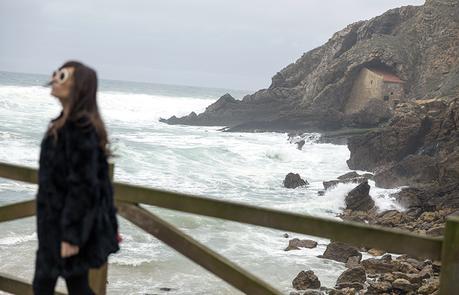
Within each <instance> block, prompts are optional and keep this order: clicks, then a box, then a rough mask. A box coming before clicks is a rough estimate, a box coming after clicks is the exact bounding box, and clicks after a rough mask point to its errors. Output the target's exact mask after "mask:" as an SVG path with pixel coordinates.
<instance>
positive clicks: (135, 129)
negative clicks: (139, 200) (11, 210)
mask: <svg viewBox="0 0 459 295" xmlns="http://www.w3.org/2000/svg"><path fill="white" fill-rule="evenodd" d="M48 78H49V77H48V76H44V75H36V74H23V73H10V72H0V162H5V163H12V164H18V165H23V166H29V167H33V168H38V158H39V152H40V142H41V139H42V137H43V135H44V132H45V130H46V128H47V126H48V123H49V121H50V120H51V119H53V118H55V117H56V116H58V115H59V113H60V111H61V105H60V103H59V101H58V100H57V99H56V98H54V97H53V96H51V95H50V89H49V88H47V87H44V86H43V85H44V84H45V83H46V82H47V80H48ZM99 82H100V86H99V92H98V98H97V99H98V104H99V108H100V111H101V114H102V117H103V120H104V121H105V124H106V127H107V130H108V133H109V139H110V142H111V145H112V149H113V150H114V152H115V154H116V157H115V158H114V164H115V174H114V179H115V181H122V182H127V183H131V184H135V185H142V186H146V187H152V188H159V189H163V190H170V191H176V192H182V193H187V194H193V195H199V196H205V197H209V198H214V199H218V200H226V201H231V202H239V203H243V204H250V205H255V206H260V207H264V208H274V209H279V210H285V211H287V212H295V213H301V214H310V215H313V216H321V217H325V218H331V219H338V218H337V217H336V215H337V214H339V213H340V212H342V210H343V208H344V206H345V204H344V198H345V195H346V194H347V193H348V192H349V191H350V190H351V189H352V188H353V187H355V184H339V185H338V186H336V187H335V188H333V189H331V190H328V191H327V192H326V193H325V195H322V196H321V195H319V194H318V192H319V191H321V190H323V185H322V182H323V181H327V180H331V179H336V177H338V176H340V175H342V174H344V173H346V172H349V171H350V169H349V168H348V166H347V164H346V160H347V159H348V158H349V155H350V153H349V150H348V148H347V146H345V145H334V144H326V143H319V142H318V139H319V138H320V134H310V136H307V138H308V139H307V142H306V144H305V145H304V146H303V148H302V150H298V149H297V147H296V145H295V144H292V143H291V142H290V141H289V139H288V135H287V134H285V133H270V132H266V133H226V132H221V131H219V129H220V128H221V126H220V127H219V126H215V127H196V126H183V125H167V124H164V123H161V122H159V119H160V118H169V117H170V116H172V115H177V116H183V115H187V114H189V113H190V112H192V111H194V112H196V113H200V112H202V111H204V110H205V108H206V107H207V106H208V105H209V104H211V103H213V102H214V101H216V100H217V99H218V98H219V97H220V96H221V95H223V94H225V93H230V94H231V95H232V96H234V97H235V98H237V99H242V97H243V96H244V95H246V94H249V93H250V91H241V90H231V89H215V88H204V87H190V86H180V85H164V84H155V83H139V82H128V81H113V80H100V81H99ZM289 172H294V173H299V174H300V175H301V177H302V178H304V179H306V180H307V181H308V182H309V185H307V186H304V187H300V188H297V189H287V188H284V187H283V180H284V178H285V176H286V174H288V173H289ZM358 172H363V171H358ZM370 185H371V191H370V194H371V195H372V197H373V198H374V199H375V202H376V205H377V206H378V207H379V210H388V209H401V208H400V207H399V206H398V205H397V204H396V203H395V201H394V199H393V198H392V197H391V196H390V195H391V194H392V193H394V192H396V190H397V189H392V190H387V189H381V188H376V187H375V185H374V182H371V181H370ZM36 192H37V186H36V185H31V184H25V183H21V182H16V181H11V180H7V179H1V178H0V206H1V205H6V204H11V203H14V202H18V201H24V200H30V199H33V198H35V195H36ZM144 207H145V208H146V209H147V210H151V212H153V213H155V214H157V215H158V216H160V217H161V218H163V219H164V220H166V221H167V222H169V223H171V224H173V225H174V226H176V227H178V228H179V229H180V230H181V231H183V232H184V233H186V234H187V235H189V236H191V237H192V238H194V239H196V240H198V241H199V242H201V243H203V244H205V245H206V246H208V247H210V248H211V249H212V250H214V251H216V252H217V253H219V254H221V255H223V256H225V257H226V258H228V259H229V260H231V261H233V262H235V263H236V264H238V265H239V266H241V267H243V268H245V269H246V270H248V271H250V272H251V273H253V274H254V275H255V276H257V277H259V278H261V279H262V280H264V281H266V282H269V283H270V284H271V285H273V286H274V287H275V288H277V289H278V290H280V291H281V292H282V293H285V294H289V293H290V292H291V291H293V288H292V280H293V279H294V278H295V276H296V275H297V274H298V273H299V272H300V271H302V270H312V271H314V273H315V274H316V275H317V276H318V278H319V280H320V281H321V283H322V286H326V287H333V286H334V285H335V283H336V279H337V278H338V276H339V275H340V274H341V273H342V272H343V271H344V270H345V266H344V264H343V263H340V262H336V261H332V260H327V259H321V258H318V257H317V256H319V255H321V254H323V252H324V251H325V249H326V246H327V244H328V243H329V241H328V240H327V239H323V238H319V237H311V236H305V235H300V234H296V233H291V232H284V231H279V230H273V229H268V228H263V227H259V226H252V225H246V224H240V223H236V222H231V221H224V220H220V219H216V218H209V217H202V216H196V215H192V214H187V213H180V212H176V211H172V210H166V209H160V208H156V207H153V206H148V205H145V206H144ZM118 219H119V224H120V233H121V236H122V237H123V241H122V243H121V250H120V251H119V252H118V253H116V254H113V255H111V256H110V258H109V268H108V285H107V288H108V289H107V290H108V294H123V295H124V294H242V293H241V292H240V291H238V290H237V289H235V288H234V287H232V286H231V285H229V284H227V283H226V282H224V281H222V280H221V279H220V278H218V277H216V276H215V275H213V274H211V273H209V272H208V271H206V270H205V269H204V268H202V267H200V266H198V265H197V264H195V263H194V262H192V261H190V260H189V259H188V258H186V257H184V256H182V255H181V254H180V253H178V252H176V251H175V250H173V249H171V248H169V247H168V246H167V245H165V244H163V243H162V242H161V241H159V240H157V239H155V238H154V237H153V236H151V235H150V234H147V233H145V232H144V231H142V230H141V229H139V228H137V227H136V226H135V225H133V224H131V223H130V222H129V221H127V220H125V219H123V218H122V217H118ZM285 234H287V235H288V236H289V237H288V238H286V237H285ZM292 238H300V239H305V238H307V239H313V240H315V241H317V242H318V246H317V247H316V248H314V249H301V250H294V251H284V249H285V248H286V247H287V245H288V241H289V239H292ZM36 249H37V235H36V224H35V217H29V218H23V219H19V220H15V221H10V222H4V223H0V272H2V273H8V274H11V275H14V276H17V277H20V278H23V279H25V280H29V281H31V280H32V278H33V274H34V263H35V251H36ZM365 255H366V254H364V256H365ZM57 289H58V290H61V291H65V290H66V289H65V282H64V281H63V280H62V279H59V281H58V285H57Z"/></svg>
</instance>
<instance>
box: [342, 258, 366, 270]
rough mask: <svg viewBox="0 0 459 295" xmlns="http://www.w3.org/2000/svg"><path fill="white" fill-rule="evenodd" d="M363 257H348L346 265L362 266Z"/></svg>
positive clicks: (348, 266) (352, 266)
mask: <svg viewBox="0 0 459 295" xmlns="http://www.w3.org/2000/svg"><path fill="white" fill-rule="evenodd" d="M361 258H362V257H360V256H351V257H349V258H348V259H347V261H346V267H347V268H354V267H358V266H360V259H361Z"/></svg>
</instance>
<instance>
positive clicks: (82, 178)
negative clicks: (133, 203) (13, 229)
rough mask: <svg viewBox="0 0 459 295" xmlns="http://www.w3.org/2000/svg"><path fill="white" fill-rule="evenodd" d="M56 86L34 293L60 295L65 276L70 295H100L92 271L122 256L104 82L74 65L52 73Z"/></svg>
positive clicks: (43, 166) (43, 161) (44, 161)
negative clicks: (101, 98) (101, 100)
mask: <svg viewBox="0 0 459 295" xmlns="http://www.w3.org/2000/svg"><path fill="white" fill-rule="evenodd" d="M49 85H51V86H52V91H51V95H53V96H55V97H56V98H57V99H58V100H59V102H60V103H61V105H62V111H61V113H60V115H59V116H58V117H57V118H55V119H53V120H51V122H50V124H49V126H48V129H47V131H46V133H45V136H44V138H43V140H42V142H41V150H40V163H39V165H40V167H39V171H38V192H37V196H36V201H37V202H36V203H37V236H38V250H37V253H36V261H35V275H34V279H33V289H34V293H35V294H53V293H54V288H55V285H56V281H57V278H58V277H59V276H62V277H63V278H65V281H66V285H67V289H68V292H69V294H79V295H82V294H94V293H93V291H92V290H91V289H90V287H89V283H88V270H89V268H90V267H100V266H101V265H103V264H104V263H105V262H106V261H107V258H108V255H109V254H110V253H115V252H117V251H118V250H119V246H118V237H117V231H118V222H117V219H116V211H117V210H116V208H115V207H114V204H113V188H112V184H111V182H110V178H109V171H108V162H107V159H108V157H110V156H111V153H110V151H109V149H108V148H107V147H106V145H107V144H108V140H107V132H106V130H105V127H104V123H103V121H102V119H101V117H100V114H99V110H98V106H97V100H96V92H97V75H96V72H95V71H94V70H93V69H91V68H89V67H87V66H85V65H83V64H82V63H79V62H75V61H71V62H67V63H65V64H64V65H63V66H62V67H60V68H59V70H56V71H55V72H54V73H53V76H52V80H51V82H49Z"/></svg>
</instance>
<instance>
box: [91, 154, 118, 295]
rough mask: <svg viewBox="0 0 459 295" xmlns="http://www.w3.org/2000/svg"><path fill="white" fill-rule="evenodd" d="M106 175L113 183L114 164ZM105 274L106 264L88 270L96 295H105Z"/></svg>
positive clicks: (106, 271) (109, 167)
mask: <svg viewBox="0 0 459 295" xmlns="http://www.w3.org/2000/svg"><path fill="white" fill-rule="evenodd" d="M108 170H109V171H108V173H109V176H110V180H111V181H112V183H113V176H114V171H115V164H113V163H110V164H109V166H108ZM107 273H108V264H107V263H105V264H104V265H102V266H101V267H100V268H94V269H93V268H92V269H90V270H89V286H90V287H91V289H92V291H93V292H94V293H96V295H105V294H107V283H108V280H107Z"/></svg>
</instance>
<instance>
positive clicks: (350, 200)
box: [344, 181, 375, 211]
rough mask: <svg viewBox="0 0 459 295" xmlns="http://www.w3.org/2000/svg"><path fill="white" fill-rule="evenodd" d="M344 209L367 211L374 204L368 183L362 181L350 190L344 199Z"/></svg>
mask: <svg viewBox="0 0 459 295" xmlns="http://www.w3.org/2000/svg"><path fill="white" fill-rule="evenodd" d="M344 201H345V203H346V209H351V210H359V211H368V210H370V209H371V208H373V207H374V206H375V201H373V199H372V198H371V196H370V185H369V184H368V181H364V182H362V183H361V184H359V185H358V186H356V187H355V188H354V189H353V190H351V191H350V192H349V193H348V194H347V196H346V197H345V199H344Z"/></svg>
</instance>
